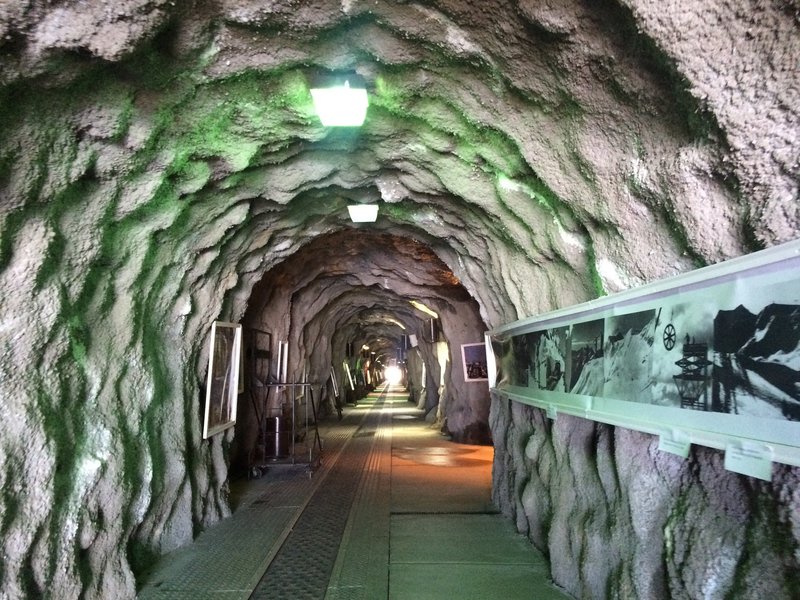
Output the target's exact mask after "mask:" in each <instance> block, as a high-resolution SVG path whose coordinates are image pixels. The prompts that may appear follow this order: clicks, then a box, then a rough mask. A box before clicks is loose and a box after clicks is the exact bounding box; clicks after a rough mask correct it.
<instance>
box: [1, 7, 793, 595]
mask: <svg viewBox="0 0 800 600" xmlns="http://www.w3.org/2000/svg"><path fill="white" fill-rule="evenodd" d="M341 72H354V73H357V74H358V75H359V76H360V77H362V78H363V80H364V81H365V82H366V83H367V86H368V91H369V102H370V105H369V109H368V114H367V118H366V121H365V123H364V124H363V126H362V127H358V128H328V127H324V126H322V124H321V123H320V121H319V119H318V118H317V116H316V114H315V113H314V110H313V108H312V101H311V96H310V93H309V88H310V86H311V84H312V82H313V80H314V78H315V77H318V76H319V75H320V74H330V73H341ZM799 114H800V4H798V2H797V0H707V1H704V2H699V1H695V2H682V3H679V2H659V1H653V0H617V1H615V0H598V1H594V2H589V1H576V0H565V1H564V2H556V1H553V0H519V1H516V2H515V1H512V0H481V1H477V0H419V1H413V0H410V1H399V0H398V1H396V2H388V1H386V0H314V1H311V0H309V1H302V0H275V1H263V2H256V1H248V0H175V1H167V0H119V1H117V2H106V1H105V0H103V1H101V0H16V1H13V2H4V3H2V4H0V494H1V495H0V545H1V546H2V548H1V549H0V552H1V553H0V598H4V599H17V598H41V597H46V598H87V599H94V598H131V597H134V596H135V594H136V583H137V577H138V576H139V575H140V574H141V573H142V572H143V570H145V569H146V568H147V567H148V566H149V565H150V564H151V563H152V562H153V561H154V560H155V558H157V557H158V556H160V555H161V554H163V553H165V552H168V551H170V550H172V549H175V548H177V547H179V546H181V545H184V544H187V543H189V542H190V541H191V540H192V539H193V537H194V536H195V535H197V534H198V533H199V532H200V531H201V530H203V529H204V528H206V527H207V526H209V525H211V524H212V523H214V522H216V521H218V520H220V519H223V518H225V517H226V516H228V515H229V514H230V508H229V503H228V482H229V479H230V477H231V476H232V474H234V473H235V469H236V465H237V464H238V461H240V460H241V456H240V455H241V453H242V452H243V447H244V446H243V444H244V441H243V440H245V441H246V440H247V439H248V436H252V422H251V421H252V420H248V419H247V415H246V414H245V415H243V416H242V418H241V420H240V422H238V423H237V425H236V427H235V428H234V429H229V430H227V431H226V432H224V433H222V434H218V435H216V436H213V437H211V438H209V439H208V440H203V439H202V404H203V401H202V394H203V392H204V387H203V385H204V384H203V382H204V379H205V376H206V373H205V372H206V365H207V358H208V352H209V349H208V344H209V332H210V326H211V323H212V322H213V321H215V320H221V321H229V322H242V323H244V324H245V325H248V326H251V327H258V328H260V329H264V330H266V331H269V332H270V333H271V334H272V336H273V344H274V343H276V342H277V340H287V341H288V342H289V361H288V369H289V377H290V378H295V379H297V378H299V377H300V376H301V374H302V372H303V370H304V369H305V370H306V373H307V375H308V377H309V380H310V381H324V380H325V379H326V377H327V374H328V372H329V369H330V366H331V364H339V365H341V364H342V360H343V357H344V356H345V352H346V347H347V345H348V344H356V345H358V347H360V346H361V345H362V344H366V345H370V347H372V348H373V349H377V352H378V354H384V355H387V354H388V353H389V352H390V350H391V348H393V344H394V343H395V340H396V339H397V338H398V337H399V336H400V335H401V334H414V335H417V336H418V337H419V339H420V344H419V346H418V349H417V350H416V352H415V353H414V356H415V357H416V359H417V362H416V365H415V366H414V368H413V369H412V368H411V366H410V367H409V373H410V374H411V371H412V370H413V372H414V374H415V375H414V377H416V378H417V385H415V386H412V389H411V394H412V395H413V396H414V398H413V399H414V400H415V401H418V402H419V403H420V405H421V406H423V407H425V408H428V409H431V410H432V414H434V415H435V417H436V419H437V420H438V421H437V422H438V425H439V426H441V427H443V428H446V430H447V431H449V433H450V434H451V435H452V436H453V439H454V440H456V441H461V442H469V443H487V442H489V440H490V439H491V440H492V442H493V444H494V446H495V463H494V472H493V480H494V490H493V494H494V501H495V503H496V505H497V507H498V508H499V509H500V510H501V511H502V512H503V513H504V514H506V515H507V516H508V517H509V518H511V519H512V520H513V521H514V522H515V523H516V526H517V529H518V530H519V531H520V532H522V533H524V534H526V535H527V536H528V537H529V539H530V540H531V542H532V544H534V545H535V546H536V547H537V548H539V549H540V550H542V551H543V552H544V553H545V554H546V555H547V556H548V558H549V561H550V563H551V576H552V578H553V579H554V581H555V582H556V583H557V584H558V585H559V586H561V587H562V588H564V589H565V590H567V591H568V592H570V593H571V594H573V595H574V596H576V597H578V598H592V599H595V598H598V599H599V598H647V599H652V598H704V599H705V598H720V599H722V598H759V599H763V598H769V599H771V600H779V599H789V598H798V597H800V583H799V582H800V487H799V486H798V482H799V481H800V469H798V468H796V467H790V466H785V465H776V466H775V470H774V473H773V478H772V481H771V482H767V481H760V480H756V479H752V478H749V477H745V476H742V475H737V474H734V473H731V472H728V471H726V470H725V469H724V468H723V464H722V454H721V452H720V451H717V450H713V449H708V448H702V447H693V448H692V451H691V454H690V456H689V458H688V459H682V458H679V457H675V456H672V455H669V454H665V453H663V452H659V451H658V450H657V440H656V439H655V438H654V437H653V436H650V435H647V434H644V433H637V432H634V431H630V430H626V429H624V428H621V427H612V426H609V425H603V424H599V423H594V422H591V421H587V420H584V419H580V418H577V417H569V416H563V417H560V418H559V419H558V420H557V421H553V422H550V421H548V420H547V419H546V417H545V415H544V414H543V413H542V411H541V410H539V409H536V408H533V407H529V406H524V405H518V404H507V403H501V402H497V401H496V399H495V401H493V400H492V399H491V397H490V393H489V390H488V389H487V388H486V386H485V385H481V384H475V383H465V382H464V381H463V377H461V376H460V375H459V376H456V371H457V369H458V368H459V367H458V365H459V364H460V362H459V360H460V359H459V360H457V359H456V358H455V357H456V353H457V352H458V351H459V350H458V349H459V347H460V345H461V344H464V343H468V342H480V341H482V340H483V334H484V332H485V331H486V330H487V329H490V328H492V327H496V326H499V325H501V324H503V323H506V322H509V321H513V320H516V319H520V318H523V317H527V316H530V315H535V314H538V313H541V312H545V311H548V310H552V309H555V308H560V307H565V306H569V305H572V304H576V303H579V302H583V301H586V300H589V299H592V298H596V297H598V296H600V295H603V294H607V293H611V292H615V291H620V290H624V289H628V288H632V287H635V286H638V285H641V284H643V283H646V282H650V281H654V280H658V279H661V278H665V277H668V276H670V275H674V274H677V273H681V272H686V271H689V270H691V269H694V268H697V267H699V266H703V265H707V264H712V263H716V262H719V261H722V260H725V259H728V258H731V257H736V256H740V255H743V254H747V253H750V252H753V251H755V250H758V249H762V248H766V247H770V246H774V245H776V244H779V243H781V242H785V241H789V240H792V239H795V238H797V237H798V234H800V199H799V198H798V185H799V184H800V163H799V162H798V161H799V160H800V119H799V118H798V115H799ZM359 203H372V204H378V206H379V216H378V219H377V221H376V222H374V223H371V224H359V225H355V224H353V223H352V222H351V221H350V219H349V218H348V213H347V206H348V205H351V204H359ZM411 300H414V301H418V302H421V303H423V304H424V305H425V306H427V307H430V308H431V309H433V310H434V311H435V312H437V313H438V315H439V320H438V322H439V326H440V328H441V335H442V339H444V340H445V341H446V342H447V344H448V347H449V348H450V353H451V355H450V357H449V358H450V360H449V362H447V361H442V362H440V358H441V357H439V356H437V354H436V351H435V347H434V345H433V344H430V343H427V342H426V339H428V340H429V338H430V336H429V334H427V333H426V330H425V327H426V323H427V321H426V320H425V319H424V315H420V313H419V311H418V310H417V309H416V308H415V307H414V306H413V305H411V304H410V301H411ZM403 328H404V329H403ZM429 341H430V340H429ZM409 356H411V355H409ZM445 358H447V357H445ZM410 362H411V360H410ZM454 364H455V365H456V367H453V365H454ZM422 365H425V367H426V369H425V377H424V378H422V376H421V367H422ZM319 391H322V390H319ZM323 401H324V402H328V403H329V401H330V399H329V398H323ZM243 410H244V409H243Z"/></svg>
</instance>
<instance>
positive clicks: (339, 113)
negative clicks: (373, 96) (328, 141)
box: [311, 81, 369, 127]
mask: <svg viewBox="0 0 800 600" xmlns="http://www.w3.org/2000/svg"><path fill="white" fill-rule="evenodd" d="M311 98H312V99H313V100H314V110H316V111H317V115H318V116H319V120H320V121H322V124H323V125H325V127H359V126H360V125H361V124H362V123H364V118H365V117H366V116H367V106H368V105H369V100H368V99H367V90H366V89H365V88H364V87H350V82H349V81H345V82H344V84H343V85H335V86H331V87H325V88H312V90H311Z"/></svg>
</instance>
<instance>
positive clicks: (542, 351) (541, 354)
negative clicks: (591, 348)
mask: <svg viewBox="0 0 800 600" xmlns="http://www.w3.org/2000/svg"><path fill="white" fill-rule="evenodd" d="M568 334H569V328H568V327H556V328H554V329H547V330H545V331H535V332H533V333H529V334H527V336H526V337H527V344H528V356H529V369H530V378H529V382H528V385H529V387H533V388H538V389H540V390H554V391H559V392H565V391H567V388H566V381H567V356H568Z"/></svg>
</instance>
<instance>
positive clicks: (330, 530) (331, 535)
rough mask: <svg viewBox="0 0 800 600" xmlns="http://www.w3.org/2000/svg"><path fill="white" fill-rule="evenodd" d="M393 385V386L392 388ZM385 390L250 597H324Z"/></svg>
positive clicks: (314, 599)
mask: <svg viewBox="0 0 800 600" xmlns="http://www.w3.org/2000/svg"><path fill="white" fill-rule="evenodd" d="M386 389H388V386H387V388H386ZM386 389H385V390H384V391H383V393H382V394H381V395H380V397H379V398H378V400H377V401H376V403H375V406H374V408H373V409H372V410H371V411H370V412H369V414H368V415H367V416H366V417H365V419H364V421H363V422H362V424H361V426H360V427H359V429H358V430H357V431H356V433H355V434H354V435H353V437H352V439H351V440H350V442H349V443H348V444H347V446H346V447H345V448H344V449H343V450H342V452H341V454H340V455H339V458H338V460H337V461H336V464H335V465H333V466H332V467H331V470H330V472H329V473H328V475H327V476H326V478H325V481H324V482H323V483H322V484H321V485H320V487H319V488H318V489H317V491H316V492H315V493H314V495H313V496H312V498H311V500H310V501H309V502H308V504H307V505H306V508H305V510H304V511H303V514H302V515H300V518H299V519H298V520H297V523H295V526H294V528H293V529H292V532H291V533H290V534H289V536H288V537H287V538H286V541H285V542H284V543H283V545H282V546H281V548H280V550H279V551H278V553H277V554H276V555H275V558H274V559H273V560H272V562H271V563H270V565H269V567H268V568H267V570H266V572H265V573H264V576H263V577H262V578H261V580H260V581H259V582H258V585H257V586H256V588H255V590H254V591H253V594H252V595H251V596H250V598H251V600H265V599H269V600H284V599H285V600H317V599H319V598H324V597H325V593H326V591H327V588H328V582H329V580H330V577H331V572H332V571H333V566H334V563H335V562H336V556H337V554H338V551H339V545H340V544H341V540H342V534H343V533H344V529H345V525H346V523H347V517H348V514H349V513H350V507H351V505H352V503H353V498H354V497H355V496H356V492H357V491H358V483H359V481H360V479H361V476H362V472H363V470H364V465H365V463H366V461H367V458H368V456H369V454H370V450H371V449H372V445H373V443H374V440H375V432H376V430H377V426H378V424H379V422H380V419H381V412H380V410H377V409H379V408H380V407H381V406H382V405H383V403H384V402H385V401H386Z"/></svg>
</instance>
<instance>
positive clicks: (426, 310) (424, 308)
mask: <svg viewBox="0 0 800 600" xmlns="http://www.w3.org/2000/svg"><path fill="white" fill-rule="evenodd" d="M409 302H410V303H411V306H413V307H414V308H416V309H417V310H421V311H422V312H424V313H425V314H426V315H429V316H431V317H433V318H434V319H438V318H439V313H437V312H436V311H435V310H432V309H430V308H428V307H427V306H425V305H424V304H423V303H422V302H420V301H419V300H409Z"/></svg>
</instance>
